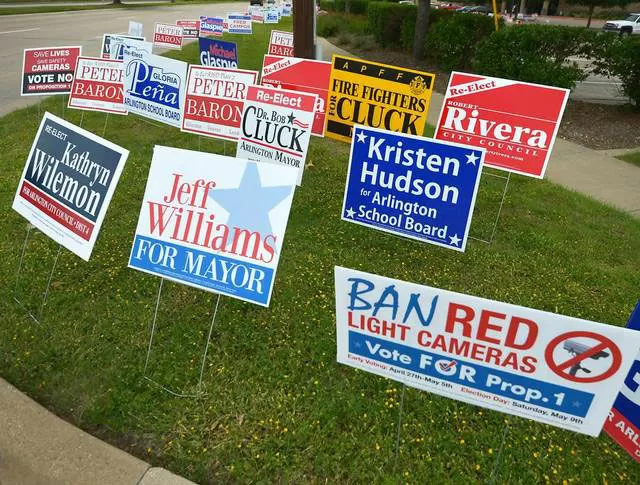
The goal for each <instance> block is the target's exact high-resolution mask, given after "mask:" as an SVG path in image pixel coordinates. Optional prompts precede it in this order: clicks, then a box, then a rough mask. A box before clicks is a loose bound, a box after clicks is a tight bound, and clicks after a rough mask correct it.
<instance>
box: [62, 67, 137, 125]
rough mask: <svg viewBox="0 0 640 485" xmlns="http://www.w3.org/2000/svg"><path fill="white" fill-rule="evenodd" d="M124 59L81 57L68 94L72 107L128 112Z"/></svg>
mask: <svg viewBox="0 0 640 485" xmlns="http://www.w3.org/2000/svg"><path fill="white" fill-rule="evenodd" d="M123 81H124V72H123V70H122V61H116V60H112V59H102V58H100V57H79V58H78V63H77V64H76V72H75V76H74V80H73V86H72V88H71V94H70V95H69V108H77V109H86V110H91V111H106V112H107V113H115V114H120V115H123V114H127V110H126V109H125V108H124V104H123V100H124V93H123Z"/></svg>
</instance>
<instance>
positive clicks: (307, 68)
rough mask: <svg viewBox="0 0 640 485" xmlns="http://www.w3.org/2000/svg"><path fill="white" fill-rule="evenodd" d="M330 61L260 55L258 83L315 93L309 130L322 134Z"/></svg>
mask: <svg viewBox="0 0 640 485" xmlns="http://www.w3.org/2000/svg"><path fill="white" fill-rule="evenodd" d="M330 75H331V63H330V62H325V61H314V60H311V59H299V58H297V57H278V56H269V55H267V56H264V63H263V65H262V76H261V79H262V81H261V82H262V84H263V85H265V86H273V87H276V88H283V89H289V90H291V91H300V92H303V93H310V94H315V95H317V96H318V99H317V101H316V106H315V109H314V111H315V115H314V117H313V127H312V131H311V132H312V133H313V134H314V135H316V136H324V126H325V118H326V107H327V96H328V93H329V76H330Z"/></svg>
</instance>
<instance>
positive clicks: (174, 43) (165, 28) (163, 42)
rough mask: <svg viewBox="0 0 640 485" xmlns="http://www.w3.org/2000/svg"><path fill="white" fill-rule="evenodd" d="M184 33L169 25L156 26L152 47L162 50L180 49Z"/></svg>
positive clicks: (180, 29)
mask: <svg viewBox="0 0 640 485" xmlns="http://www.w3.org/2000/svg"><path fill="white" fill-rule="evenodd" d="M183 35H184V32H183V30H182V27H179V26H177V25H170V24H156V30H155V32H154V33H153V45H154V46H156V47H161V48H164V49H181V48H182V37H183Z"/></svg>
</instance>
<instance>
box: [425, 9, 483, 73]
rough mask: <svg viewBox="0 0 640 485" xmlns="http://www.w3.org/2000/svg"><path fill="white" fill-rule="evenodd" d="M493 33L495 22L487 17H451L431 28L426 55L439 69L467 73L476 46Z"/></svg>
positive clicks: (458, 15) (461, 15)
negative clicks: (465, 71)
mask: <svg viewBox="0 0 640 485" xmlns="http://www.w3.org/2000/svg"><path fill="white" fill-rule="evenodd" d="M494 31H495V24H494V20H493V18H491V17H487V16H486V15H466V14H457V15H452V16H451V17H448V18H445V19H443V20H442V21H440V22H437V23H436V24H435V25H433V26H432V27H431V30H430V31H429V35H428V36H427V42H426V45H425V53H426V56H427V58H429V59H430V60H432V61H433V62H434V63H435V64H436V65H438V66H439V67H440V68H442V69H445V70H456V69H459V70H467V69H468V68H469V67H470V66H471V61H472V59H473V58H474V56H475V53H476V49H477V47H478V44H479V43H480V42H481V41H483V40H485V39H486V38H487V37H489V36H490V35H491V34H492V33H493V32H494Z"/></svg>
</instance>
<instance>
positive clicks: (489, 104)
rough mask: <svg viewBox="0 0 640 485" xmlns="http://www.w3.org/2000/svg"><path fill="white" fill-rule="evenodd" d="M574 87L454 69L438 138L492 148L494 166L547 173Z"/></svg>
mask: <svg viewBox="0 0 640 485" xmlns="http://www.w3.org/2000/svg"><path fill="white" fill-rule="evenodd" d="M568 97H569V90H568V89H562V88H554V87H550V86H541V85H539V84H530V83H524V82H520V81H511V80H508V79H500V78H495V77H486V76H478V75H476V74H464V73H461V72H452V73H451V78H450V79H449V86H448V87H447V93H446V96H445V100H444V104H443V105H442V111H441V112H440V119H439V121H438V126H437V130H436V134H435V136H434V138H437V139H439V140H447V141H454V142H458V143H464V144H465V145H472V146H476V147H482V148H486V150H487V158H486V160H485V164H486V165H487V166H488V167H493V168H499V169H502V170H507V171H509V172H515V173H519V174H522V175H528V176H531V177H535V178H542V177H544V172H545V170H546V168H547V163H548V162H549V157H550V156H551V149H552V148H553V143H554V141H555V139H556V134H557V133H558V128H559V127H560V120H561V119H562V114H563V113H564V108H565V105H566V103H567V99H568Z"/></svg>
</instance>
